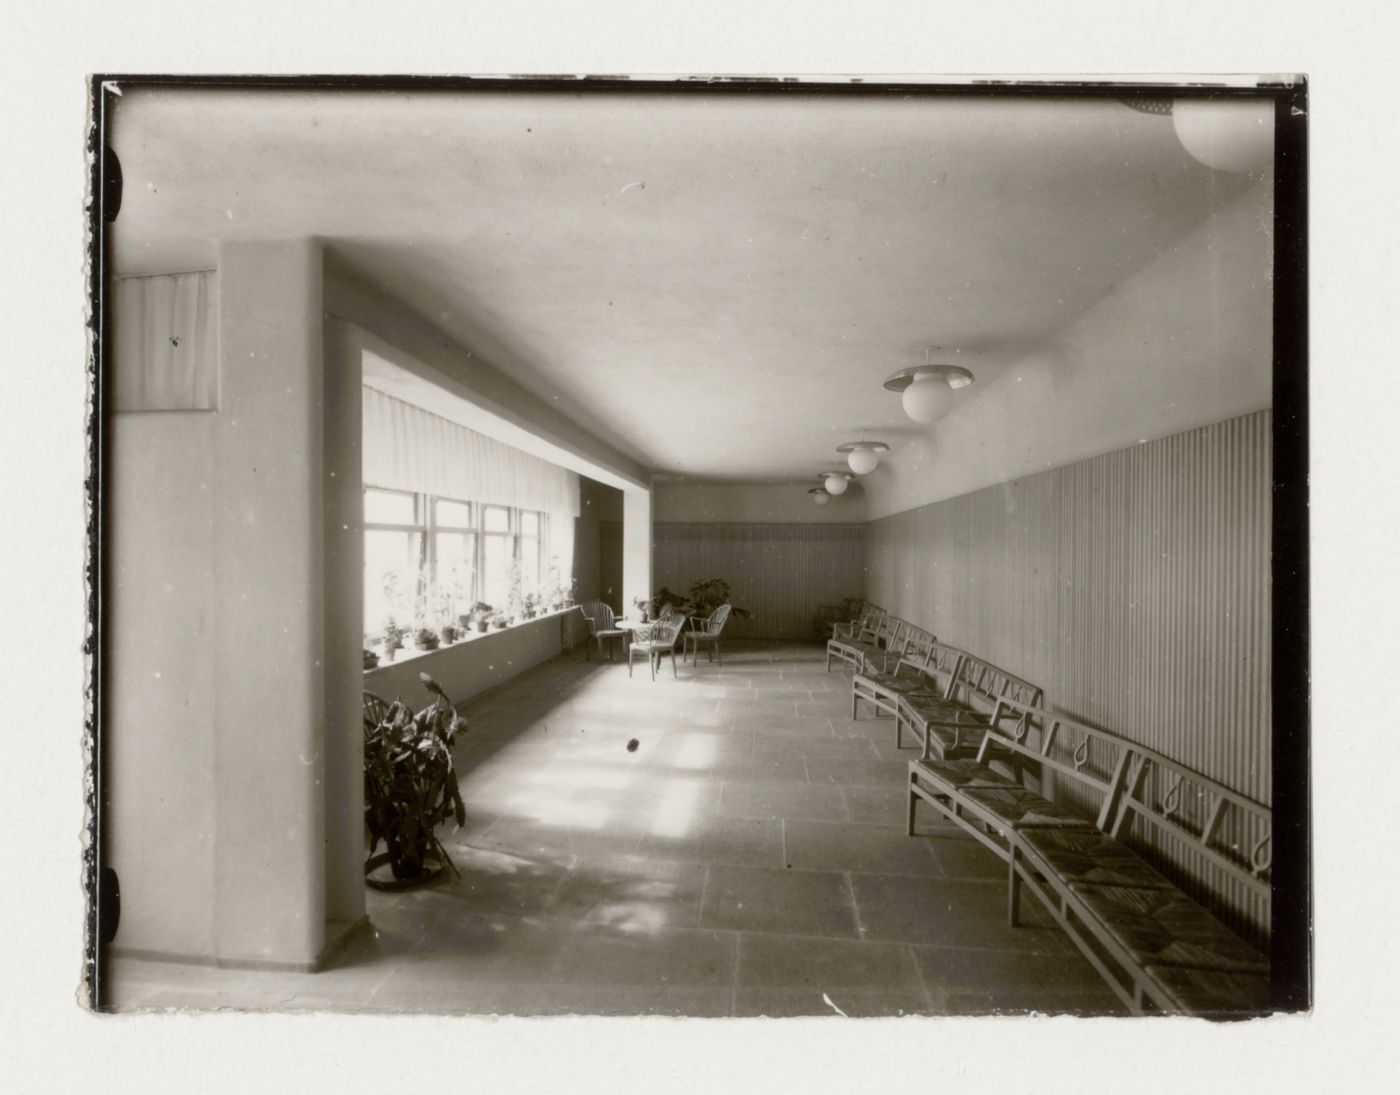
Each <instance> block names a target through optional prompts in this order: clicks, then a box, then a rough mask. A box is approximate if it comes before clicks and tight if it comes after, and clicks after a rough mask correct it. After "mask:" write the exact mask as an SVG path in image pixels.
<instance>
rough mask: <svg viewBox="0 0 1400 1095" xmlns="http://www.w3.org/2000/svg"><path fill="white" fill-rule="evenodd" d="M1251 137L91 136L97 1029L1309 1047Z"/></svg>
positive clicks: (298, 121)
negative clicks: (1248, 1042) (1046, 1035)
mask: <svg viewBox="0 0 1400 1095" xmlns="http://www.w3.org/2000/svg"><path fill="white" fill-rule="evenodd" d="M1249 90H1250V89H1249V86H1248V85H1242V86H1241V87H1237V88H1233V89H1231V88H1223V89H1222V88H1216V89H1214V91H1215V93H1214V94H1213V95H1212V96H1210V97H1206V96H1204V95H1203V94H1201V93H1200V89H1182V90H1180V91H1178V92H1175V93H1171V92H1164V91H1162V90H1161V89H1153V88H1147V89H1145V90H1143V89H1137V90H1135V89H1132V88H1121V87H1120V88H1099V89H1092V88H1080V89H1078V90H1073V91H1072V90H1066V89H1063V88H1061V89H1056V88H1051V87H1046V88H1042V89H1038V90H1037V91H1036V92H1035V93H1022V94H1013V93H1008V92H1007V91H1005V90H1003V91H1001V92H994V91H992V90H989V89H987V88H984V87H977V86H973V85H968V86H964V87H923V88H918V87H915V88H909V87H904V86H895V85H890V86H888V87H884V88H882V87H878V86H874V85H870V86H859V85H856V84H846V85H832V86H822V87H816V86H803V85H783V84H771V85H767V86H765V85H756V84H753V83H743V82H736V83H733V84H729V85H726V84H723V83H720V84H713V85H700V84H691V85H687V84H683V83H678V84H669V85H666V84H663V85H659V86H650V85H642V84H637V85H636V86H633V87H628V86H624V85H620V84H612V83H606V82H605V83H600V84H597V85H596V86H585V85H583V84H581V83H578V82H573V83H569V82H565V81H558V82H555V83H554V84H553V85H548V86H546V85H544V84H540V83H524V82H522V83H519V84H516V85H512V84H511V82H510V81H472V82H469V84H468V83H463V82H461V81H458V82H452V81H444V82H441V83H438V84H428V85H425V84H416V85H413V86H400V87H388V86H386V87H382V88H364V87H360V88H337V87H329V86H314V85H301V86H298V85H297V84H296V83H295V82H294V81H284V82H282V83H280V84H269V83H267V82H263V83H251V82H250V83H248V84H245V85H231V84H229V83H227V82H224V83H218V82H214V81H211V82H209V83H208V84H207V85H205V86H183V85H182V86H175V85H173V84H172V85H163V84H159V83H141V82H134V83H132V84H129V85H119V86H118V87H117V88H116V89H115V91H113V92H111V93H109V94H107V95H106V96H105V98H104V106H103V111H102V117H101V126H100V134H101V137H102V141H103V145H104V147H105V148H106V150H107V156H106V158H105V160H104V163H103V165H102V170H103V172H104V176H103V178H104V185H103V188H102V191H101V193H102V204H101V213H102V216H103V218H104V227H103V229H102V239H103V243H102V246H103V248H104V261H105V263H106V282H105V289H106V309H105V312H104V323H105V324H106V327H105V329H104V336H103V338H104V340H103V352H104V359H105V360H104V368H103V372H102V382H101V390H100V392H99V396H100V404H99V406H100V407H101V421H102V430H103V431H104V436H103V437H102V445H103V465H102V480H103V483H102V505H103V520H104V525H103V533H102V537H103V538H102V544H101V556H102V575H103V610H102V611H103V615H102V623H101V631H102V635H101V681H102V696H101V720H102V721H101V730H102V741H103V747H102V757H101V763H100V772H99V776H100V783H101V788H100V790H101V801H102V806H103V817H102V830H101V844H100V855H99V863H100V866H101V867H102V868H104V873H103V875H102V879H103V882H102V889H101V891H100V894H99V898H100V900H99V902H98V907H99V918H98V930H99V934H100V936H101V944H102V945H101V962H100V963H99V966H98V971H99V978H100V983H99V990H100V991H99V992H98V994H97V998H98V1001H99V1004H100V1006H103V1007H106V1008H110V1009H114V1010H119V1011H136V1010H147V1009H166V1008H249V1009H270V1010H282V1011H285V1010H322V1009H333V1010H345V1011H366V1012H430V1013H440V1014H474V1015H492V1014H509V1015H567V1014H585V1015H600V1014H619V1015H634V1014H644V1015H675V1016H692V1017H756V1016H770V1017H774V1018H780V1017H791V1016H829V1017H834V1018H839V1017H841V1016H847V1017H866V1016H871V1017H874V1016H898V1015H925V1016H943V1015H990V1014H1030V1013H1048V1014H1073V1015H1086V1016H1090V1015H1092V1016H1104V1015H1112V1016H1127V1015H1134V1014H1148V1015H1152V1014H1161V1013H1184V1014H1191V1015H1199V1016H1204V1017H1208V1018H1236V1017H1241V1016H1248V1015H1257V1014H1262V1013H1265V1012H1268V1011H1270V1010H1273V1009H1274V1008H1278V1007H1285V1008H1286V1007H1288V1006H1289V1002H1290V1001H1296V997H1294V996H1290V995H1289V993H1290V992H1291V991H1293V990H1292V989H1291V988H1290V986H1289V983H1287V982H1286V978H1283V977H1282V974H1281V971H1286V970H1290V969H1293V968H1296V966H1297V963H1298V962H1299V961H1300V958H1299V955H1298V953H1297V952H1296V950H1289V949H1288V947H1292V946H1293V943H1292V942H1291V940H1292V937H1291V936H1290V937H1289V939H1290V942H1289V943H1288V947H1282V945H1281V943H1280V939H1279V936H1278V934H1277V932H1276V931H1275V927H1274V920H1275V916H1276V914H1277V911H1278V910H1277V908H1276V905H1277V901H1276V900H1275V896H1274V893H1275V890H1276V889H1277V888H1278V885H1279V879H1278V878H1277V877H1276V876H1275V874H1274V868H1273V861H1274V858H1275V852H1276V849H1275V848H1274V845H1273V831H1272V812H1273V809H1274V806H1275V801H1276V796H1275V770H1276V767H1277V765H1276V751H1275V750H1276V740H1277V732H1276V728H1275V709H1274V695H1275V689H1274V675H1275V672H1276V670H1277V668H1278V667H1277V666H1276V664H1275V663H1276V656H1275V650H1276V641H1277V635H1276V626H1275V625H1276V623H1277V619H1276V615H1275V613H1276V609H1275V601H1276V597H1277V593H1278V591H1277V589H1276V586H1275V577H1274V575H1275V573H1276V569H1275V563H1276V558H1277V557H1276V555H1275V554H1274V553H1275V551H1276V546H1277V541H1276V533H1277V531H1278V528H1277V522H1278V520H1279V514H1278V513H1276V506H1277V503H1276V501H1275V491H1276V471H1277V467H1278V465H1279V464H1280V462H1281V461H1285V460H1291V459H1292V457H1291V455H1290V454H1289V453H1287V452H1283V451H1280V452H1279V453H1277V454H1276V452H1275V449H1276V445H1275V438H1276V437H1277V436H1279V423H1278V422H1276V421H1275V415H1276V407H1275V400H1276V392H1277V391H1278V390H1279V388H1278V384H1279V382H1280V376H1281V371H1283V370H1292V371H1291V372H1290V373H1288V375H1290V376H1295V377H1297V376H1301V369H1302V361H1301V357H1300V356H1299V354H1300V351H1298V350H1297V348H1296V347H1290V346H1287V345H1281V344H1280V341H1279V338H1278V336H1277V332H1278V331H1279V330H1280V327H1279V323H1280V319H1279V313H1280V308H1279V300H1278V293H1279V291H1280V279H1281V278H1286V277H1287V276H1289V274H1288V271H1287V270H1286V269H1285V268H1284V266H1283V265H1281V263H1280V262H1279V255H1278V254H1277V253H1276V251H1277V250H1278V249H1280V248H1283V247H1285V246H1296V244H1295V243H1291V242H1290V241H1289V240H1284V239H1282V238H1280V233H1279V231H1278V229H1277V227H1276V226H1277V224H1278V223H1279V217H1280V214H1281V211H1282V209H1283V206H1284V203H1285V202H1286V201H1293V200H1294V199H1295V198H1296V193H1295V192H1294V191H1293V190H1290V189H1289V186H1290V185H1292V184H1290V183H1289V178H1290V176H1289V174H1288V171H1287V166H1288V165H1287V164H1286V163H1283V162H1282V161H1281V160H1280V156H1281V153H1282V151H1283V149H1284V144H1283V140H1284V138H1283V137H1281V136H1280V137H1278V139H1277V140H1276V130H1275V114H1276V99H1275V97H1271V96H1269V95H1265V94H1249V93H1248V92H1249ZM1280 132H1282V131H1280ZM1280 363H1282V364H1280ZM1293 732H1294V734H1295V737H1296V736H1297V735H1302V737H1303V739H1304V740H1305V737H1306V726H1305V725H1299V726H1295V727H1294V730H1293ZM1289 778H1295V777H1293V776H1290V777H1289ZM1292 801H1294V802H1295V803H1296V801H1297V800H1296V797H1295V798H1294V799H1293V800H1292ZM1278 805H1279V807H1280V809H1283V808H1284V806H1285V801H1284V797H1283V793H1282V791H1281V792H1280V797H1279V798H1278ZM1285 820H1286V821H1288V822H1289V823H1290V825H1292V827H1293V828H1295V829H1296V828H1297V825H1296V824H1293V823H1296V822H1297V821H1298V818H1297V817H1292V816H1291V817H1289V818H1286V819H1285ZM1287 827H1289V826H1283V827H1281V832H1280V838H1281V839H1283V833H1282V829H1283V828H1287ZM1295 839H1296V838H1295ZM1295 850H1296V849H1295ZM1278 857H1279V860H1280V870H1282V869H1283V867H1284V864H1283V860H1284V858H1285V857H1284V852H1283V851H1282V850H1278ZM1295 861H1296V856H1295V857H1294V858H1293V860H1290V862H1295ZM1290 877H1292V878H1294V879H1295V880H1296V878H1297V877H1298V875H1297V872H1296V871H1294V873H1293V875H1291V876H1290ZM1291 898H1292V900H1293V902H1294V904H1295V905H1296V903H1297V902H1298V901H1302V902H1304V903H1305V902H1306V899H1307V895H1306V893H1305V892H1300V891H1297V890H1294V891H1293V892H1292V893H1291ZM1293 1006H1296V1003H1294V1005H1293Z"/></svg>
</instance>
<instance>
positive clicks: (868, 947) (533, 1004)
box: [111, 643, 1123, 1016]
mask: <svg viewBox="0 0 1400 1095" xmlns="http://www.w3.org/2000/svg"><path fill="white" fill-rule="evenodd" d="M463 713H464V714H465V715H466V717H467V719H468V723H469V726H470V731H469V732H468V733H467V734H466V735H465V736H464V737H463V738H461V739H460V740H459V743H458V746H457V761H458V768H459V771H460V774H461V782H462V794H463V798H464V799H465V801H466V803H467V810H468V818H467V824H466V825H465V826H464V827H462V828H461V829H459V830H457V831H455V832H451V833H446V834H444V844H445V845H446V846H447V848H448V849H449V851H450V853H451V854H452V856H453V859H454V860H455V862H456V864H457V866H458V868H459V870H460V872H461V876H460V878H453V877H451V876H450V875H449V876H448V877H446V878H444V879H441V880H439V881H438V882H437V883H435V884H434V885H433V886H431V887H429V888H426V889H422V890H418V891H414V892H409V893H400V894H383V893H378V892H376V891H372V890H371V891H367V898H366V900H367V906H368V912H369V915H370V919H371V923H372V925H373V931H372V932H370V933H366V934H365V935H363V936H362V937H361V938H359V939H358V940H357V941H356V942H354V943H352V944H351V945H350V946H348V947H347V948H346V949H345V950H344V951H342V952H341V953H340V954H338V955H337V956H336V957H335V958H334V960H333V961H332V962H331V964H330V966H329V968H327V969H325V970H323V971H322V972H320V973H317V974H314V975H309V974H291V973H275V972H250V971H240V970H219V969H210V968H207V967H200V966H187V965H177V964H172V963H162V962H151V961H144V960H137V959H133V958H123V959H119V960H117V961H116V962H115V963H114V965H113V968H112V974H111V983H112V985H113V986H114V998H115V1005H116V1007H117V1008H118V1009H119V1010H131V1009H145V1008H173V1007H181V1008H184V1007H189V1008H250V1009H276V1010H283V1011H290V1010H322V1009H333V1010H340V1011H376V1012H434V1013H454V1014H460V1013H471V1014H515V1015H555V1014H571V1013H575V1014H592V1015H630V1014H658V1015H686V1016H758V1015H768V1016H797V1015H816V1016H831V1015H835V1014H837V1013H838V1011H839V1013H843V1014H845V1015H849V1016H894V1015H910V1014H917V1015H969V1014H971V1015H976V1014H990V1013H1012V1014H1016V1013H1025V1012H1028V1011H1037V1012H1049V1013H1073V1014H1122V1013H1123V1011H1122V1008H1121V1006H1120V1005H1119V1004H1118V1002H1117V1000H1116V999H1115V998H1114V997H1113V996H1112V995H1111V994H1110V993H1109V992H1108V990H1107V989H1106V988H1105V987H1104V986H1103V984H1102V982H1101V980H1100V979H1099V977H1098V975H1097V974H1095V972H1094V971H1093V969H1092V968H1091V967H1090V966H1089V965H1088V963H1087V962H1085V961H1084V960H1083V959H1082V958H1081V957H1080V956H1079V955H1078V954H1077V952H1075V951H1074V949H1073V948H1072V947H1071V946H1070V944H1069V943H1068V941H1067V940H1066V939H1065V938H1064V937H1063V936H1062V935H1061V933H1059V931H1058V930H1057V929H1055V928H1054V927H1053V925H1051V924H1050V921H1049V918H1048V917H1047V916H1045V915H1044V914H1043V912H1042V911H1041V910H1040V909H1039V908H1038V907H1035V905H1034V902H1033V900H1030V899H1027V900H1026V901H1024V902H1023V926H1021V927H1018V928H1011V927H1009V926H1008V925H1007V924H1006V919H1005V900H1006V885H1005V876H1004V869H1003V867H1002V864H1001V863H1000V862H999V861H998V860H997V859H996V858H995V857H994V856H992V855H991V854H990V853H988V852H986V851H985V850H984V849H982V848H981V847H980V846H978V845H977V844H976V843H975V842H974V841H972V840H971V839H970V838H968V837H966V836H964V835H961V834H959V833H958V832H957V831H956V830H955V829H952V828H950V827H946V826H942V825H937V824H934V823H933V819H932V818H931V817H930V816H929V815H928V814H927V813H924V814H921V820H920V831H921V833H923V834H927V835H920V836H917V837H909V836H906V835H905V833H904V793H905V792H904V786H905V774H906V761H907V757H908V756H912V755H914V754H913V750H909V749H906V750H903V751H899V750H896V749H895V747H894V728H893V724H892V722H891V721H890V720H888V719H882V720H881V719H875V718H872V717H866V718H862V719H861V720H859V721H855V720H852V719H851V718H850V685H849V674H848V673H845V672H838V671H836V670H835V669H833V671H832V672H831V673H830V674H827V673H826V672H825V670H824V667H823V658H822V651H821V650H820V648H819V647H816V646H807V645H799V644H791V645H780V644H757V643H755V644H749V645H747V646H744V647H739V646H737V645H736V647H735V648H734V649H730V650H726V653H725V662H724V665H723V667H720V666H717V665H715V664H713V663H709V662H706V661H704V660H702V661H701V662H700V664H699V666H698V667H693V666H685V667H683V668H681V670H680V677H679V679H673V678H672V676H671V672H670V669H669V667H667V666H663V667H662V671H661V673H660V675H658V677H657V679H656V681H655V682H653V681H652V680H651V679H650V675H649V673H648V672H647V670H646V667H645V666H640V667H638V668H637V670H636V672H635V675H634V676H633V677H632V678H629V677H628V675H627V668H626V665H625V664H623V663H620V662H619V663H612V664H609V663H607V662H603V663H601V664H599V663H598V662H597V661H594V662H591V663H590V662H587V661H585V660H584V658H583V656H582V653H581V652H580V653H578V654H573V655H568V656H565V657H561V658H558V659H555V660H554V661H552V662H550V663H548V664H547V665H544V666H540V667H539V668H537V669H534V670H531V671H529V672H527V673H524V674H522V675H521V676H519V677H517V678H516V679H514V680H513V681H511V682H510V683H509V684H507V685H505V686H503V687H502V688H500V689H497V690H496V691H494V692H492V693H490V694H488V695H486V696H482V697H479V698H478V699H476V700H474V701H471V702H469V703H467V704H465V705H464V706H463ZM634 738H635V739H636V740H637V742H638V746H637V748H636V750H635V751H631V752H629V751H628V749H627V744H628V742H629V741H630V740H631V739H634Z"/></svg>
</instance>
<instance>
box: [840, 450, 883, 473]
mask: <svg viewBox="0 0 1400 1095" xmlns="http://www.w3.org/2000/svg"><path fill="white" fill-rule="evenodd" d="M846 463H847V464H849V465H850V466H851V471H853V472H855V473H856V474H857V475H869V474H870V473H871V472H872V471H874V470H875V469H876V468H878V467H879V466H880V454H879V453H877V452H874V451H872V450H871V449H852V450H851V451H850V454H849V455H848V456H847V457H846Z"/></svg>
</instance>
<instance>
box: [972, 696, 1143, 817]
mask: <svg viewBox="0 0 1400 1095" xmlns="http://www.w3.org/2000/svg"><path fill="white" fill-rule="evenodd" d="M990 724H991V725H990V728H989V729H988V731H987V734H986V736H985V737H984V738H983V739H982V745H981V747H980V749H979V750H978V754H977V755H978V758H979V760H981V761H982V762H983V763H986V761H987V760H990V759H996V758H995V757H993V756H992V750H993V749H999V750H1001V751H1004V752H1007V753H1012V754H1015V755H1017V756H1022V757H1026V758H1027V759H1028V760H1032V761H1034V762H1035V763H1037V764H1039V765H1041V766H1042V767H1043V768H1048V769H1050V770H1051V771H1053V772H1057V773H1059V774H1060V775H1063V776H1067V777H1069V778H1071V779H1073V780H1075V781H1077V782H1078V783H1079V784H1081V785H1083V786H1085V787H1088V788H1089V789H1090V790H1092V791H1094V792H1095V793H1096V794H1097V802H1098V807H1097V811H1098V826H1099V828H1100V829H1104V830H1105V831H1107V826H1108V824H1110V823H1111V821H1112V818H1113V816H1114V811H1115V809H1116V808H1117V806H1118V801H1119V797H1120V796H1118V795H1117V794H1116V792H1117V789H1118V788H1119V786H1121V781H1122V778H1123V774H1124V772H1125V771H1126V770H1127V768H1128V766H1129V762H1130V760H1131V757H1132V750H1131V747H1130V743H1129V742H1127V741H1125V740H1124V739H1122V738H1119V737H1116V736H1115V735H1113V734H1107V733H1104V732H1103V731H1101V730H1094V729H1092V728H1091V727H1087V726H1081V725H1080V724H1079V723H1076V722H1073V721H1071V720H1069V719H1065V718H1062V717H1061V716H1058V715H1051V714H1048V713H1046V712H1043V711H1041V710H1040V709H1039V708H1038V707H1033V706H1031V705H1029V704H1021V703H1017V702H1016V701H1014V700H1010V699H1005V698H1003V699H999V700H998V701H997V703H996V706H995V707H994V708H993V709H992V715H991V719H990ZM1095 747H1097V748H1095ZM1094 753H1097V754H1098V756H1097V757H1095V756H1093V755H1092V754H1094ZM1065 754H1068V758H1067V759H1066V757H1065ZM1093 760H1099V761H1101V762H1102V763H1101V764H1099V765H1097V766H1096V765H1093V764H1091V761H1093ZM1100 773H1102V774H1100Z"/></svg>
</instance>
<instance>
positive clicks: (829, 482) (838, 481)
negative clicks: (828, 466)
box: [823, 475, 851, 494]
mask: <svg viewBox="0 0 1400 1095" xmlns="http://www.w3.org/2000/svg"><path fill="white" fill-rule="evenodd" d="M850 485H851V484H850V482H849V481H848V480H847V479H846V477H845V476H844V475H828V476H827V477H826V481H825V483H823V486H825V487H826V492H827V493H828V494H845V493H846V488H847V487H849V486H850Z"/></svg>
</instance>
